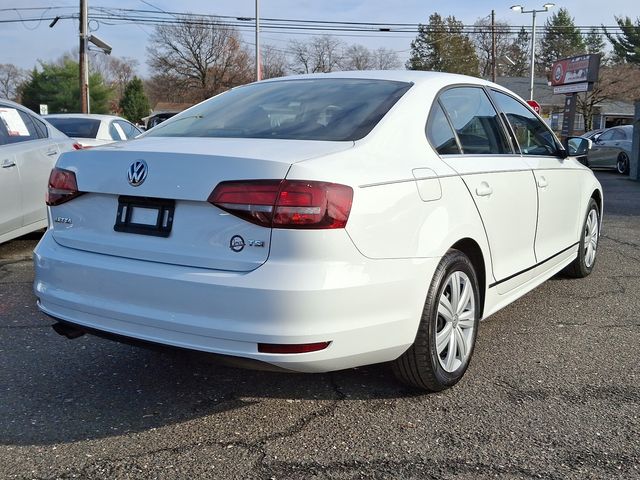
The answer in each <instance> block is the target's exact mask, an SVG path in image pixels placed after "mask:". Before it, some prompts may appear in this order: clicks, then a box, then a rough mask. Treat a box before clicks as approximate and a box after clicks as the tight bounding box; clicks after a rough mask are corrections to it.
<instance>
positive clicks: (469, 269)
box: [393, 249, 481, 392]
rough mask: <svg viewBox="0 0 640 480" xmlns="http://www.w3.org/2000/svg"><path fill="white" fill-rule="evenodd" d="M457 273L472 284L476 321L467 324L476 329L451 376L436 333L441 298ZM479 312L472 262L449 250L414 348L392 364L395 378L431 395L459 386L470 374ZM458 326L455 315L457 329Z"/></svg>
mask: <svg viewBox="0 0 640 480" xmlns="http://www.w3.org/2000/svg"><path fill="white" fill-rule="evenodd" d="M455 272H462V273H464V274H465V275H466V277H467V279H468V280H469V285H470V286H471V293H472V295H473V302H474V303H473V305H474V306H475V308H474V315H473V320H467V322H473V327H471V328H472V331H471V332H469V334H468V335H469V337H468V338H469V339H470V348H467V349H466V351H467V352H468V354H467V356H466V359H465V360H464V361H461V362H460V365H459V366H458V367H457V368H456V369H455V370H454V371H452V372H448V371H446V370H445V368H443V366H442V365H441V360H440V356H439V354H438V352H437V349H436V332H438V331H439V330H438V326H439V325H440V326H442V325H444V324H443V322H444V318H443V317H442V316H441V315H439V313H438V305H439V302H440V297H441V296H442V295H443V293H444V294H445V295H447V293H446V291H445V290H446V289H447V288H450V287H449V286H448V280H449V278H450V277H451V275H452V274H453V273H455ZM480 311H481V304H480V289H479V286H478V279H477V276H476V272H475V270H474V268H473V265H472V263H471V261H470V260H469V258H468V257H467V256H466V255H465V254H464V253H462V252H460V251H459V250H453V249H452V250H449V251H448V252H447V254H446V255H445V256H444V257H442V260H441V261H440V263H439V264H438V267H437V268H436V271H435V273H434V275H433V279H432V280H431V285H430V287H429V291H428V293H427V299H426V301H425V304H424V309H423V312H422V317H421V319H420V325H419V326H418V332H417V334H416V338H415V340H414V342H413V345H412V346H411V347H409V349H408V350H407V351H406V352H405V353H403V354H402V356H400V357H399V358H398V359H396V360H395V361H394V362H393V372H394V374H395V375H396V377H397V378H398V379H399V380H400V381H401V382H403V383H406V384H407V385H410V386H412V387H415V388H418V389H421V390H428V391H432V392H436V391H440V390H444V389H446V388H449V387H452V386H453V385H455V384H456V383H458V381H459V380H460V379H461V378H462V376H463V375H464V373H465V371H466V370H467V367H468V366H469V361H470V360H471V357H472V355H473V348H474V346H475V341H476V337H477V334H478V323H479V319H480ZM457 324H458V319H457V315H456V320H455V325H457ZM443 328H444V327H443ZM441 330H442V329H441ZM447 349H448V347H447Z"/></svg>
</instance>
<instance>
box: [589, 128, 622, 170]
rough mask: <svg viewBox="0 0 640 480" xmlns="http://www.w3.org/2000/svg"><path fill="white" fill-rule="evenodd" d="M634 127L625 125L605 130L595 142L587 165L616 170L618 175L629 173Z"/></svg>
mask: <svg viewBox="0 0 640 480" xmlns="http://www.w3.org/2000/svg"><path fill="white" fill-rule="evenodd" d="M632 137H633V126H631V125H623V126H621V127H612V128H608V129H607V130H605V131H604V132H603V133H602V134H600V136H599V137H598V138H597V140H595V141H594V142H593V145H592V147H591V149H590V150H589V154H588V156H587V165H588V166H589V167H596V168H615V169H616V170H617V171H618V173H620V174H623V175H626V174H628V173H629V158H630V157H631V139H632Z"/></svg>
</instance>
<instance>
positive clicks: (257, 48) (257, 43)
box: [256, 0, 262, 82]
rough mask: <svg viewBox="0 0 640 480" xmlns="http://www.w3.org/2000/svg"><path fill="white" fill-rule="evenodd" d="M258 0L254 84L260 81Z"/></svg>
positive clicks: (258, 0)
mask: <svg viewBox="0 0 640 480" xmlns="http://www.w3.org/2000/svg"><path fill="white" fill-rule="evenodd" d="M259 2H260V0H256V82H259V81H260V80H262V71H261V70H262V69H261V68H260V67H261V65H260V9H259V8H260V5H259Z"/></svg>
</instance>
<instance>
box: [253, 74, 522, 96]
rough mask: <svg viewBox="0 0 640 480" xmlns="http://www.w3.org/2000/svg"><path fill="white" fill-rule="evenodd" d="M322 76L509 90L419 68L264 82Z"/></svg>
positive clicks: (460, 76) (471, 78)
mask: <svg viewBox="0 0 640 480" xmlns="http://www.w3.org/2000/svg"><path fill="white" fill-rule="evenodd" d="M322 78H327V79H329V78H335V79H338V78H339V79H365V80H390V81H396V82H411V83H414V84H416V85H419V84H425V85H431V86H432V87H433V88H437V89H438V90H439V89H440V88H443V87H445V86H447V85H452V84H472V85H487V86H491V87H495V88H496V89H499V90H501V91H509V90H508V89H505V88H503V87H501V86H500V85H497V84H495V83H492V82H489V81H487V80H483V79H481V78H477V77H469V76H467V75H459V74H455V73H443V72H427V71H418V70H356V71H346V72H330V73H310V74H302V75H289V76H286V77H278V78H271V79H268V80H263V82H282V81H287V80H317V79H322Z"/></svg>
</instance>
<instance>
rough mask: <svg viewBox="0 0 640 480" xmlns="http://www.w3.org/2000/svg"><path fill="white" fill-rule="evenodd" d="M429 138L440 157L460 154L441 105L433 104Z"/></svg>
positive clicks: (428, 132) (429, 123)
mask: <svg viewBox="0 0 640 480" xmlns="http://www.w3.org/2000/svg"><path fill="white" fill-rule="evenodd" d="M427 138H428V139H429V142H430V143H431V145H432V146H433V148H435V149H436V152H438V153H439V154H440V155H447V154H449V155H451V154H454V155H455V154H458V153H460V148H459V147H458V143H457V142H456V137H455V135H454V133H453V130H452V129H451V125H450V124H449V120H447V117H446V115H445V114H444V111H443V110H442V107H441V106H440V103H438V102H435V103H434V104H433V107H432V110H431V115H430V117H429V122H428V123H427Z"/></svg>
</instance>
